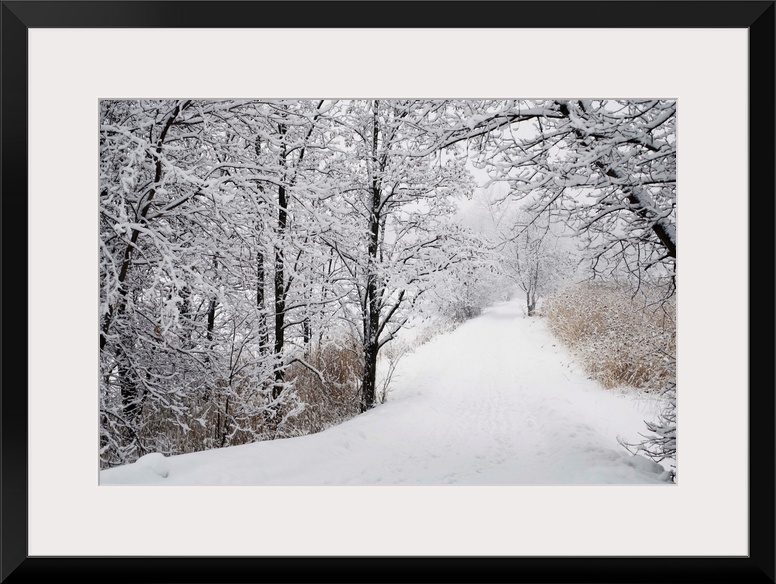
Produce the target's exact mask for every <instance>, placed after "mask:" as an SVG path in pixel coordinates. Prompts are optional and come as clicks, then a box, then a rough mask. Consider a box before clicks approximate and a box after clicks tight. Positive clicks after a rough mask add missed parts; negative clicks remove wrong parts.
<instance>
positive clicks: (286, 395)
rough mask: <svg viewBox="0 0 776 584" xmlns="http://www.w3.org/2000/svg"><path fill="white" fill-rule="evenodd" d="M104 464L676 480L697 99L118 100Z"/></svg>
mask: <svg viewBox="0 0 776 584" xmlns="http://www.w3.org/2000/svg"><path fill="white" fill-rule="evenodd" d="M99 109H100V119H99V153H100V157H99V192H98V196H99V236H100V241H99V285H100V304H99V311H100V312H99V331H98V333H99V412H95V415H98V416H99V429H100V432H99V443H98V444H95V450H96V452H97V458H98V460H97V461H96V463H97V464H98V465H99V469H100V470H99V481H100V484H101V485H116V484H136V485H321V486H323V485H360V486H368V485H394V486H395V485H414V486H419V485H431V486H443V485H478V486H488V485H610V484H620V485H622V484H640V485H653V484H654V485H676V484H677V483H678V480H679V478H678V465H677V442H676V430H677V390H678V387H677V385H676V321H677V319H676V294H677V292H676V291H677V276H676V269H677V266H676V138H677V134H676V101H675V100H668V99H658V98H654V99H653V98H644V99H604V98H602V99H568V98H563V99H518V98H516V99H414V98H413V99H396V98H390V99H388V98H372V99H218V100H199V99H177V100H176V99H147V100H102V101H100V108H99Z"/></svg>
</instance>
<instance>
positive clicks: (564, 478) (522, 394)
mask: <svg viewBox="0 0 776 584" xmlns="http://www.w3.org/2000/svg"><path fill="white" fill-rule="evenodd" d="M522 306H523V304H522V301H521V300H519V299H518V300H513V301H510V302H505V303H502V304H499V305H496V306H494V307H492V308H490V309H488V310H487V311H486V312H485V313H484V314H483V315H482V316H480V317H478V318H476V319H473V320H471V321H469V322H467V323H464V324H463V325H462V326H460V327H459V328H457V329H456V330H455V331H453V332H451V333H448V334H444V335H441V336H439V337H436V338H434V339H433V340H431V341H430V342H428V343H427V344H425V345H423V346H421V347H419V348H417V349H416V350H415V351H414V352H413V353H411V354H408V355H406V356H405V357H404V358H403V359H402V360H401V361H400V363H399V366H398V368H397V371H396V374H395V376H394V390H393V391H392V392H391V393H390V394H389V399H388V401H387V402H386V403H385V404H383V405H380V406H379V407H377V408H375V409H373V410H371V411H369V412H367V413H366V414H363V415H361V416H358V417H356V418H354V419H352V420H349V421H348V422H346V423H344V424H341V425H339V426H337V427H334V428H330V429H329V430H327V431H325V432H321V433H319V434H314V435H310V436H303V437H300V438H292V439H287V440H276V441H271V442H262V443H257V444H249V445H244V446H235V447H231V448H225V449H221V450H213V451H208V452H199V453H194V454H187V455H182V456H175V457H170V458H164V457H162V455H154V454H152V455H148V456H146V457H144V458H142V459H141V460H139V461H138V462H137V463H135V464H132V465H127V466H124V467H118V468H115V469H110V470H107V471H103V472H101V473H100V479H101V484H109V483H146V484H242V485H326V484H332V485H367V484H391V485H395V484H409V485H418V484H423V485H444V484H468V485H497V484H499V485H519V484H590V483H597V484H602V483H657V482H663V481H664V480H665V478H666V475H665V473H663V470H664V469H663V467H662V466H660V465H658V464H655V463H653V462H652V461H649V460H647V459H646V458H643V457H640V456H639V457H634V456H632V455H630V454H629V453H628V452H626V451H625V450H624V449H623V448H622V447H621V446H620V445H619V444H618V443H617V437H618V436H621V437H624V438H626V439H628V440H631V441H635V440H637V439H638V438H639V433H640V432H643V431H644V430H645V428H644V420H645V419H652V418H653V417H654V415H655V413H656V409H657V402H655V401H654V399H652V398H648V397H645V396H641V397H638V396H634V395H627V394H623V393H619V392H611V391H608V390H605V389H603V388H601V387H600V385H599V384H598V383H596V382H594V381H591V380H589V379H587V377H586V375H585V374H584V373H583V372H582V370H581V368H580V367H578V366H577V365H576V364H575V363H574V362H573V360H572V359H571V357H570V355H569V354H568V352H567V351H566V350H565V349H563V348H562V347H560V345H557V343H556V341H555V339H554V338H553V337H552V336H551V335H550V333H549V332H547V330H546V327H545V323H544V322H543V320H542V319H540V318H526V317H525V316H524V313H523V309H522ZM556 345H557V346H556Z"/></svg>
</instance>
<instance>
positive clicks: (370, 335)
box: [361, 101, 380, 412]
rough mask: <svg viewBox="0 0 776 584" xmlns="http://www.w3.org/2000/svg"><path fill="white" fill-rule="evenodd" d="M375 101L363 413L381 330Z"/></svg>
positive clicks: (371, 397) (371, 392)
mask: <svg viewBox="0 0 776 584" xmlns="http://www.w3.org/2000/svg"><path fill="white" fill-rule="evenodd" d="M378 105H379V102H378V101H375V105H374V117H373V122H372V162H373V164H372V189H371V190H372V212H371V214H370V216H369V246H368V248H367V250H368V254H369V257H368V264H367V274H366V292H365V294H366V295H365V298H364V304H365V306H364V312H365V314H364V315H363V316H364V341H363V350H364V376H363V378H362V380H361V411H362V412H365V411H366V410H368V409H370V408H371V407H372V406H373V405H374V402H375V377H376V375H377V351H378V349H379V345H378V338H377V333H378V329H379V326H380V298H379V294H378V286H377V274H376V271H377V268H376V266H375V263H376V261H377V254H378V249H379V242H380V177H379V175H378V162H377V146H378V142H377V136H378V130H379V128H378V124H377V108H378Z"/></svg>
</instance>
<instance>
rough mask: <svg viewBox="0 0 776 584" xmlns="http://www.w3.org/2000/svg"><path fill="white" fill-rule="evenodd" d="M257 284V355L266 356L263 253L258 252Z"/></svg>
mask: <svg viewBox="0 0 776 584" xmlns="http://www.w3.org/2000/svg"><path fill="white" fill-rule="evenodd" d="M257 264H258V282H257V283H256V309H257V310H258V312H259V353H261V354H262V355H264V354H266V352H267V351H268V350H269V329H268V327H267V315H266V313H265V302H266V301H265V293H264V286H265V282H264V280H265V276H264V252H261V251H260V252H258V258H257Z"/></svg>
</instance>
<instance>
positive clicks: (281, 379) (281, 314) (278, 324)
mask: <svg viewBox="0 0 776 584" xmlns="http://www.w3.org/2000/svg"><path fill="white" fill-rule="evenodd" d="M285 130H286V128H285V126H284V125H283V124H281V125H280V126H279V127H278V131H279V133H280V135H281V137H282V136H284V135H285ZM280 163H281V167H282V168H283V169H284V170H285V167H286V147H285V143H283V145H282V146H281V150H280ZM283 179H285V176H284V177H283ZM287 209H288V200H287V198H286V187H285V186H284V185H283V184H281V185H280V186H279V187H278V225H277V240H278V242H277V243H276V245H275V280H274V284H275V360H276V363H275V375H274V379H275V384H274V385H273V387H272V398H273V399H277V398H278V397H279V396H280V393H281V392H282V391H283V386H284V384H285V373H286V372H285V369H284V367H283V364H282V362H281V359H282V357H283V346H284V344H285V319H286V292H287V291H286V276H285V254H284V251H283V235H284V233H285V231H286V222H287Z"/></svg>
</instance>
